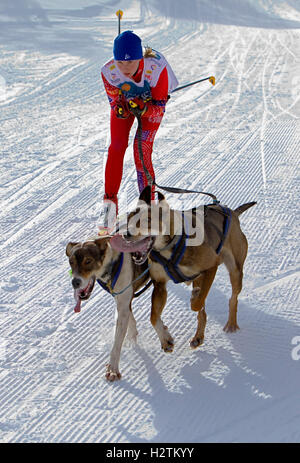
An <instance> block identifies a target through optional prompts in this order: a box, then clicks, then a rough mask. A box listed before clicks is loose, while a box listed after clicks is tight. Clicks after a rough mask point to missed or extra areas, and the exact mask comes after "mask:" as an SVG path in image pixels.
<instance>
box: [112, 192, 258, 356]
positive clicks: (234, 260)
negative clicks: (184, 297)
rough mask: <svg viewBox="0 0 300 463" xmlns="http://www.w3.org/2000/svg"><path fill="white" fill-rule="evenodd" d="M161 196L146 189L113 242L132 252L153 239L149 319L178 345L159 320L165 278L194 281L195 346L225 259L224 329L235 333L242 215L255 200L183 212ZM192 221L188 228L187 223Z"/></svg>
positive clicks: (166, 342) (243, 250) (166, 341)
mask: <svg viewBox="0 0 300 463" xmlns="http://www.w3.org/2000/svg"><path fill="white" fill-rule="evenodd" d="M158 198H159V202H158V203H156V202H155V201H151V189H150V187H146V188H145V190H144V191H143V192H142V193H141V195H140V198H139V202H138V207H137V209H136V210H135V211H133V212H132V213H131V214H130V215H129V221H128V230H127V232H124V234H122V233H121V234H119V235H116V236H114V237H113V238H112V240H111V246H112V247H113V248H114V249H117V250H119V251H120V250H123V251H127V252H130V242H132V243H133V244H134V245H135V244H136V242H137V241H139V240H140V239H141V238H143V240H142V242H143V241H144V240H145V236H146V237H148V238H150V237H152V238H153V242H152V244H151V242H149V261H150V265H151V267H150V276H151V279H152V281H153V284H154V289H153V294H152V307H151V323H152V325H153V327H154V329H155V331H156V332H157V334H158V337H159V339H160V342H161V346H162V349H163V350H164V351H165V352H172V351H173V347H174V341H173V338H172V336H171V334H170V333H169V331H168V329H167V328H166V327H165V326H164V324H163V322H162V320H161V314H162V311H163V309H164V306H165V304H166V301H167V288H166V285H167V282H168V281H169V280H173V281H174V282H175V283H181V282H185V283H187V284H190V283H192V285H193V291H192V294H191V309H192V310H193V311H196V312H197V313H198V324H197V330H196V333H195V335H194V337H193V338H192V340H191V341H190V346H191V347H192V348H196V347H198V346H200V345H201V344H202V343H203V340H204V331H205V325H206V313H205V300H206V297H207V295H208V292H209V290H210V287H211V285H212V283H213V281H214V278H215V275H216V272H217V269H218V266H219V265H221V264H222V263H224V264H225V266H226V268H227V270H228V272H229V276H230V282H231V286H232V294H231V298H230V300H229V317H228V320H227V323H226V325H225V327H224V330H225V331H227V332H234V331H236V330H238V329H239V326H238V324H237V304H238V295H239V293H240V291H241V289H242V280H243V265H244V262H245V259H246V256H247V250H248V243H247V239H246V236H245V235H244V233H243V232H242V231H241V228H240V223H239V216H240V215H241V214H242V213H243V212H244V211H246V210H247V209H248V208H250V207H252V206H253V205H254V204H256V203H255V202H251V203H247V204H244V205H242V206H240V207H238V208H237V209H235V210H231V209H229V208H228V207H226V206H221V205H219V204H212V205H207V206H202V207H201V208H196V209H193V210H190V211H188V212H189V213H188V214H183V212H181V211H175V210H172V209H171V208H170V207H169V205H168V203H167V201H166V200H165V197H164V196H163V195H162V194H160V193H159V197H158ZM153 217H154V218H155V220H153ZM197 218H198V219H199V220H197ZM189 219H190V220H189ZM188 221H190V227H189V232H188V231H187V230H186V228H185V224H186V222H188ZM191 229H192V234H191V233H190V231H191ZM150 247H151V249H150Z"/></svg>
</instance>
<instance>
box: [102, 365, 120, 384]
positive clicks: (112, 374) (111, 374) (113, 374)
mask: <svg viewBox="0 0 300 463" xmlns="http://www.w3.org/2000/svg"><path fill="white" fill-rule="evenodd" d="M105 377H106V379H107V381H110V382H113V381H118V380H119V379H121V373H120V372H119V371H118V370H117V371H113V369H112V368H111V366H110V365H106V374H105Z"/></svg>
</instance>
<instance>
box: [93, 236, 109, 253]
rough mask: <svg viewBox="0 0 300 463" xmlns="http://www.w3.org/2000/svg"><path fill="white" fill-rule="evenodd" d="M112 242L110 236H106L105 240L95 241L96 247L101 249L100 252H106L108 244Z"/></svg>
mask: <svg viewBox="0 0 300 463" xmlns="http://www.w3.org/2000/svg"><path fill="white" fill-rule="evenodd" d="M109 240H110V236H105V237H104V238H98V239H97V240H95V241H94V243H95V245H96V246H97V247H98V248H99V249H100V251H104V250H105V249H106V247H107V243H108V242H109Z"/></svg>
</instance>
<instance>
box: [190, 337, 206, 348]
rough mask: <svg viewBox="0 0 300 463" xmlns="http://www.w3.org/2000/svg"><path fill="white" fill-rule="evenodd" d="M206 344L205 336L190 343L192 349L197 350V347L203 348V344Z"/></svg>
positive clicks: (195, 338)
mask: <svg viewBox="0 0 300 463" xmlns="http://www.w3.org/2000/svg"><path fill="white" fill-rule="evenodd" d="M203 342H204V336H201V337H196V336H195V337H194V338H193V339H192V340H191V342H190V347H191V348H192V349H196V348H197V347H199V346H201V344H203Z"/></svg>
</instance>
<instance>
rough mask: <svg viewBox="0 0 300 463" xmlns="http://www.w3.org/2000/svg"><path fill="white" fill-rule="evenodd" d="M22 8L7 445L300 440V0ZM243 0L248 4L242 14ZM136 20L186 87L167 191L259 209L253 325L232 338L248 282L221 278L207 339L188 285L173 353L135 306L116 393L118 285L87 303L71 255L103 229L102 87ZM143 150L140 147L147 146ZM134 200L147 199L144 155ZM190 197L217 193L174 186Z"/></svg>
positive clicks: (8, 33)
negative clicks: (142, 180) (231, 310)
mask: <svg viewBox="0 0 300 463" xmlns="http://www.w3.org/2000/svg"><path fill="white" fill-rule="evenodd" d="M181 3H182V2H180V1H179V0H178V1H172V2H171V1H166V2H159V1H156V0H147V1H146V2H145V1H138V0H132V1H131V2H126V5H125V4H124V2H122V1H119V2H115V3H114V5H113V6H112V5H111V2H109V1H105V0H98V1H96V0H94V1H93V2H91V1H90V0H76V2H72V5H73V6H72V7H69V2H64V1H61V0H60V1H58V0H57V1H56V0H55V1H54V0H52V1H48V0H40V1H39V2H34V3H32V2H27V1H24V2H23V7H22V8H23V9H22V11H19V10H18V8H20V6H19V2H17V1H14V0H10V2H9V5H10V7H9V8H8V2H7V1H2V2H1V5H0V35H1V38H2V41H1V46H0V50H1V54H0V75H1V79H0V111H1V112H0V121H1V125H0V134H1V135H0V136H1V159H0V166H1V172H0V174H1V210H0V224H1V243H0V256H1V270H0V272H1V303H0V322H1V331H0V341H1V342H0V379H1V382H0V441H1V442H232V441H235V442H245V441H250V442H253V441H257V442H267V441H280V442H287V441H290V442H298V441H299V438H300V431H299V430H300V417H299V381H300V368H299V367H300V361H299V358H298V357H299V356H300V350H299V345H298V344H297V343H298V341H297V340H299V339H298V338H299V336H300V316H299V287H300V284H299V283H300V272H299V268H300V265H299V245H298V239H299V232H298V230H299V212H298V211H299V206H298V199H299V178H298V177H297V173H296V172H297V168H298V165H299V162H298V158H299V145H300V143H299V138H300V136H299V133H300V121H299V120H300V97H299V95H300V80H299V75H300V60H299V50H300V10H299V6H297V2H295V1H293V0H289V1H286V2H282V1H281V0H277V1H272V2H271V1H269V0H260V1H259V0H252V1H250V0H249V1H246V0H245V2H237V1H235V0H224V1H223V2H222V7H220V5H221V4H220V2H218V1H217V0H214V1H213V0H210V1H209V2H208V0H203V2H200V1H197V0H193V1H192V0H191V1H190V5H189V6H190V8H184V11H183V9H182V7H181ZM241 4H242V6H241ZM118 8H121V9H123V10H124V18H123V20H122V28H123V29H124V30H125V29H133V30H134V31H135V32H136V33H137V34H139V35H140V36H141V37H142V38H143V42H144V44H149V45H151V46H153V48H156V49H158V50H160V51H162V52H163V53H164V55H165V56H166V57H167V58H168V60H169V62H170V63H171V65H172V67H173V68H174V70H175V73H176V75H177V77H178V79H179V81H180V84H184V83H186V82H189V81H192V80H195V79H197V78H198V77H202V76H203V77H205V76H208V75H215V76H216V86H215V87H212V86H211V84H209V83H208V82H205V83H202V84H199V85H195V86H193V87H190V88H188V89H185V90H182V91H181V92H178V93H177V94H174V95H173V96H172V97H171V99H170V101H169V103H168V105H167V111H166V114H165V116H164V120H163V123H162V126H161V128H160V130H159V132H158V134H157V137H156V141H155V148H154V154H153V162H154V167H155V172H156V179H157V182H158V183H159V184H162V185H170V186H178V187H181V188H190V189H198V190H199V189H202V190H205V191H211V192H212V193H214V194H216V195H217V197H218V199H220V200H221V202H222V203H224V204H227V205H228V206H230V207H231V208H235V207H237V206H238V205H240V204H242V203H244V202H247V201H254V200H255V201H257V202H258V204H257V206H256V207H255V208H253V209H251V210H249V211H247V213H245V214H244V215H243V216H242V218H241V223H242V228H243V230H244V232H245V233H246V235H247V237H248V241H249V253H248V258H247V261H246V265H245V271H244V288H243V291H242V293H241V295H240V298H239V301H240V302H239V310H238V322H239V326H240V328H241V330H240V331H239V332H238V333H235V334H232V335H229V334H225V333H224V332H223V330H222V328H223V326H224V324H225V321H226V319H227V310H228V298H229V297H230V284H229V281H228V276H227V272H226V271H225V269H223V268H220V269H219V270H218V273H217V276H216V280H215V282H214V284H213V287H212V289H211V292H210V294H209V297H208V301H207V314H208V321H207V328H206V339H205V343H204V345H203V346H201V347H200V348H199V349H197V350H196V351H191V350H190V348H189V340H190V339H191V337H192V336H193V334H194V331H195V328H196V316H195V314H194V313H192V312H191V310H190V308H189V298H190V288H187V287H186V286H184V285H173V284H171V283H170V284H169V285H168V290H169V295H168V302H167V306H166V308H165V310H164V313H163V320H164V323H165V324H166V325H167V326H168V328H169V330H170V332H171V333H172V335H173V336H174V338H175V350H174V353H173V354H171V355H167V354H165V353H163V352H161V350H160V345H159V341H158V339H157V336H156V334H155V332H154V330H153V328H152V326H151V324H150V321H149V316H150V302H151V301H150V298H151V290H150V291H148V292H147V293H146V294H144V295H142V296H141V297H140V298H139V299H138V300H136V301H134V306H133V310H134V314H135V317H136V320H137V325H138V331H139V339H138V344H137V345H136V346H132V345H125V346H124V348H123V351H122V355H121V363H120V366H121V372H122V375H123V377H122V380H121V381H120V382H117V383H116V384H108V383H107V382H106V381H105V379H104V373H105V364H106V363H107V361H108V358H109V352H110V349H111V345H112V340H113V330H114V323H115V320H114V318H115V306H114V300H113V299H112V298H111V297H110V296H109V295H107V294H106V293H105V292H104V291H103V290H101V289H100V287H95V289H94V292H93V295H92V297H91V298H90V300H89V301H87V302H86V303H85V304H83V306H82V312H81V313H80V314H79V315H78V314H74V313H73V306H74V301H73V292H72V288H71V282H70V278H69V275H68V270H69V265H68V262H67V258H66V256H65V246H66V244H67V243H68V241H70V240H84V239H86V238H89V237H90V236H93V235H94V234H95V232H96V230H97V224H98V214H99V210H100V204H101V197H102V194H103V166H104V163H105V157H106V151H107V134H108V131H109V107H108V102H107V98H106V96H105V93H104V89H103V86H102V84H101V81H100V68H101V65H102V64H103V63H104V62H105V61H106V60H107V59H108V58H109V57H110V56H111V50H112V42H113V38H114V36H115V34H116V32H117V20H116V17H115V11H116V10H117V9H118ZM131 145H132V143H131ZM131 145H130V148H129V149H128V151H127V153H126V158H125V164H124V174H123V181H122V185H121V190H120V210H121V212H125V210H126V209H127V208H130V204H135V202H136V199H137V195H138V192H137V182H136V174H135V168H134V165H133V157H132V148H131ZM166 196H167V199H168V201H169V203H170V204H171V205H172V206H173V207H178V208H181V209H183V208H187V207H191V205H193V204H199V203H201V202H202V201H203V198H199V197H197V196H196V195H186V196H176V197H175V196H172V195H169V194H167V195H166Z"/></svg>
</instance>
